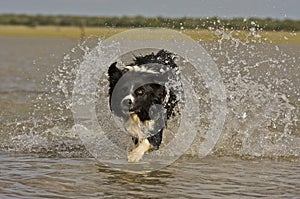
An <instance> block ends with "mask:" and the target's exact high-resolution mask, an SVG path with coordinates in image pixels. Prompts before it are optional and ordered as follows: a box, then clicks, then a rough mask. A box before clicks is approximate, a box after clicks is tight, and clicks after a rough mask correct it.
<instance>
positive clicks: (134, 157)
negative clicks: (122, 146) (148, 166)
mask: <svg viewBox="0 0 300 199" xmlns="http://www.w3.org/2000/svg"><path fill="white" fill-rule="evenodd" d="M143 155H144V153H137V152H135V151H131V152H130V154H129V155H128V157H127V160H128V162H139V161H140V160H141V159H142V157H143Z"/></svg>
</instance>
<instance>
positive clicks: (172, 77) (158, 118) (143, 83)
mask: <svg viewBox="0 0 300 199" xmlns="http://www.w3.org/2000/svg"><path fill="white" fill-rule="evenodd" d="M175 59H176V57H175V55H174V54H172V53H170V52H167V51H165V50H160V51H159V52H158V53H156V54H154V53H151V54H148V55H145V56H138V57H135V58H134V59H133V63H132V64H129V65H126V66H118V63H117V62H115V63H113V64H112V65H111V66H110V67H109V69H108V76H109V97H110V100H109V102H110V109H111V111H112V113H113V114H114V115H116V116H118V117H120V118H121V119H122V121H123V122H124V127H125V129H126V131H127V132H128V133H129V134H130V136H131V137H132V140H133V142H134V144H135V148H134V149H133V150H132V151H131V152H130V153H129V155H128V162H139V161H140V160H141V158H142V157H143V155H144V154H145V153H146V152H149V151H151V150H158V149H159V146H160V145H161V142H162V137H163V129H164V127H165V126H166V122H167V120H168V119H169V118H170V117H171V116H173V115H174V108H175V106H176V104H177V103H178V96H176V94H175V93H176V91H175V90H174V89H170V88H172V85H174V81H178V80H179V79H178V74H179V73H178V67H177V65H176V63H175Z"/></svg>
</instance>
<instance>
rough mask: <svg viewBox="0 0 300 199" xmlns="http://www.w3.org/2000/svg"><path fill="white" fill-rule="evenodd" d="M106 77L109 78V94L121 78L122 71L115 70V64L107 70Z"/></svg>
mask: <svg viewBox="0 0 300 199" xmlns="http://www.w3.org/2000/svg"><path fill="white" fill-rule="evenodd" d="M108 76H109V87H110V89H109V93H110V94H111V93H112V91H113V89H114V87H115V85H116V84H117V82H118V80H119V79H120V78H121V76H122V71H121V70H120V69H118V68H117V62H115V63H113V64H112V65H110V67H109V69H108Z"/></svg>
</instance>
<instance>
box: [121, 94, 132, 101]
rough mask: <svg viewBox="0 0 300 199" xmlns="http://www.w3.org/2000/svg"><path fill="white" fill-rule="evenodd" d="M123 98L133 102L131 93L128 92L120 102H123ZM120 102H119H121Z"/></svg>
mask: <svg viewBox="0 0 300 199" xmlns="http://www.w3.org/2000/svg"><path fill="white" fill-rule="evenodd" d="M124 100H131V102H132V103H133V102H134V97H133V95H132V94H129V95H127V96H125V97H124V98H123V99H122V102H123V101H124ZM122 102H121V103H122Z"/></svg>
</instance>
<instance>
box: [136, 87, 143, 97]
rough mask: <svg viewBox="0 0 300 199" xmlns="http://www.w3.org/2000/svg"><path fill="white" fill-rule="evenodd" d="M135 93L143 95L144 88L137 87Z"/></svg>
mask: <svg viewBox="0 0 300 199" xmlns="http://www.w3.org/2000/svg"><path fill="white" fill-rule="evenodd" d="M135 94H136V95H143V94H144V89H142V88H139V89H137V90H136V91H135Z"/></svg>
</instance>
